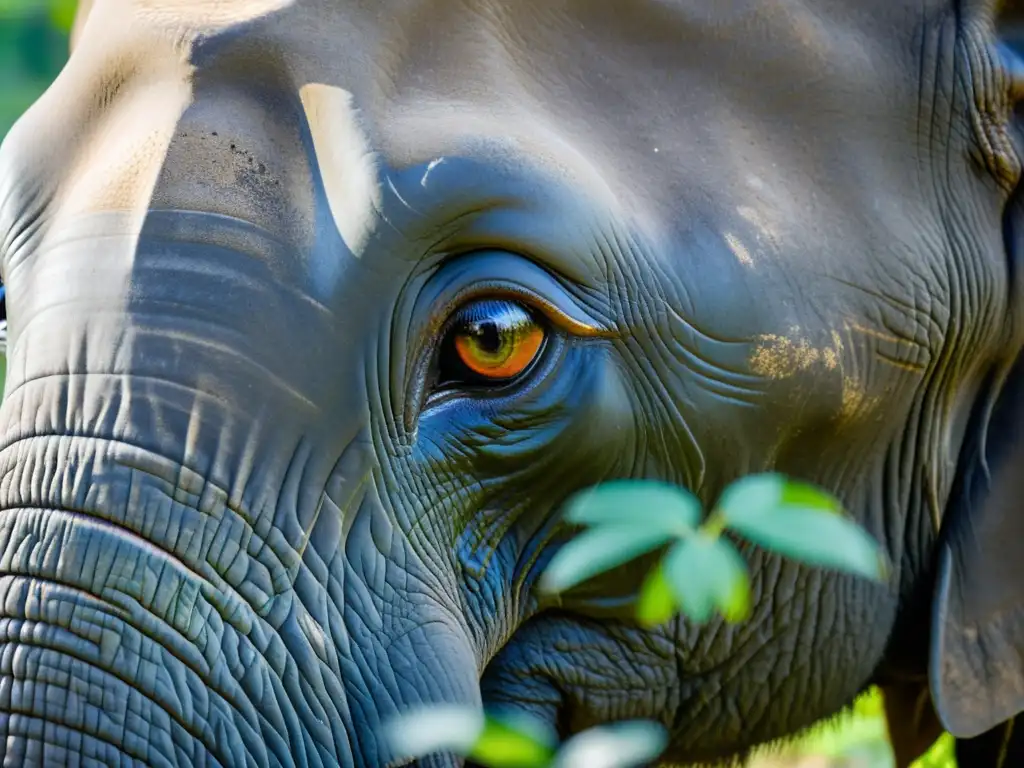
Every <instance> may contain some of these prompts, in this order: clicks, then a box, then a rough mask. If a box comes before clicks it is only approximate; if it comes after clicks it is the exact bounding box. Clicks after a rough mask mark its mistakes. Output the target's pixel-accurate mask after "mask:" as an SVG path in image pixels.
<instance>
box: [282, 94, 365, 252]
mask: <svg viewBox="0 0 1024 768" xmlns="http://www.w3.org/2000/svg"><path fill="white" fill-rule="evenodd" d="M299 96H300V98H301V99H302V105H303V107H304V108H305V110H306V118H307V120H308V121H309V130H310V132H311V133H312V136H313V146H314V150H315V152H316V156H317V166H318V168H319V170H320V173H321V176H322V179H323V185H324V190H325V191H326V193H327V203H328V205H329V206H330V209H331V215H332V216H333V217H334V223H335V224H336V225H337V227H338V232H339V233H341V236H342V239H344V241H345V245H347V246H348V249H349V251H351V252H352V255H353V256H355V257H356V258H359V257H360V256H361V255H362V253H363V249H364V248H365V247H366V243H367V241H368V240H369V238H370V234H371V233H372V232H373V228H374V226H375V225H376V222H377V211H379V210H380V208H381V203H382V200H383V194H382V191H381V184H380V175H379V172H378V168H377V158H376V155H375V154H374V152H373V150H372V148H371V147H370V141H369V139H368V137H367V136H366V133H365V132H364V131H363V129H362V127H361V126H360V125H359V119H358V113H357V110H356V107H355V105H354V104H353V103H352V94H351V93H349V92H348V91H345V90H342V89H341V88H336V87H333V86H329V85H322V84H320V83H311V84H309V85H306V86H304V87H303V88H302V89H301V90H300V92H299Z"/></svg>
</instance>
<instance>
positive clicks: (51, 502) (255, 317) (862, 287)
mask: <svg viewBox="0 0 1024 768" xmlns="http://www.w3.org/2000/svg"><path fill="white" fill-rule="evenodd" d="M87 5H88V6H89V7H88V10H87V15H86V14H85V13H83V15H82V17H81V19H80V22H79V24H77V25H76V31H75V35H74V48H73V51H72V55H71V58H70V61H69V63H68V65H67V67H66V68H65V70H64V71H63V73H62V74H61V75H60V77H59V78H58V79H57V81H56V82H55V83H54V84H53V86H52V87H51V88H50V89H49V91H48V92H47V93H46V94H45V95H44V96H43V97H42V98H41V99H40V100H39V101H38V103H37V104H36V105H35V106H34V107H33V108H32V109H31V110H30V111H29V112H28V113H27V114H26V115H25V117H24V118H23V119H22V120H21V122H20V123H19V124H18V125H17V126H16V127H15V128H14V130H13V131H12V132H11V133H10V135H9V136H8V137H7V139H6V140H5V142H4V144H3V148H2V151H0V259H2V276H3V282H4V285H5V288H6V291H7V306H8V314H9V319H8V322H9V339H8V346H7V357H8V360H7V366H8V367H7V379H6V388H5V399H4V402H3V405H2V408H0V597H2V599H0V630H2V637H0V691H2V696H0V713H2V716H0V723H2V724H3V734H2V735H3V742H2V743H3V744H4V750H5V752H4V760H5V762H7V761H14V762H17V761H18V760H21V761H22V762H21V763H19V764H33V765H39V764H50V763H52V764H68V763H71V764H80V763H81V764H85V763H102V764H117V763H121V762H131V761H143V762H145V763H147V764H150V765H157V766H167V768H172V767H174V766H184V765H219V766H225V767H226V766H241V765H251V766H272V765H341V766H383V765H389V766H397V765H401V764H404V761H405V760H406V757H407V756H405V755H402V754H397V753H396V752H395V751H394V750H393V749H392V748H391V746H389V743H388V741H387V740H386V739H384V738H383V733H384V730H383V727H384V724H385V723H386V721H387V720H388V719H389V718H390V717H392V716H394V715H396V714H398V713H400V712H403V711H405V710H407V709H410V708H413V707H420V706H425V705H430V704H441V703H460V704H466V705H470V706H477V705H481V704H488V705H494V706H498V705H502V706H510V707H518V708H520V709H523V710H527V711H530V712H532V713H534V714H537V715H540V716H543V717H546V718H548V719H549V720H550V721H552V722H554V723H556V724H557V726H558V729H559V730H560V732H561V733H562V734H570V733H573V732H576V731H578V730H580V729H582V728H585V727H588V726H590V725H593V724H596V723H600V722H606V721H612V720H618V719H623V718H635V717H646V718H652V719H655V720H657V721H659V722H661V723H663V724H664V725H665V726H666V727H667V728H668V729H669V731H670V734H671V738H670V746H669V750H668V752H667V756H668V757H669V758H671V759H674V760H678V761H686V760H690V761H696V760H705V759H717V758H722V757H728V756H731V755H735V754H738V753H741V752H743V751H744V750H746V749H748V748H750V747H752V746H754V745H756V744H759V743H762V742H765V741H770V740H774V739H778V738H781V737H784V736H786V735H787V734H791V733H793V732H794V731H797V730H799V729H801V728H803V727H804V726H807V725H808V724H810V723H812V722H814V721H816V720H818V719H820V718H822V717H824V716H827V715H830V714H832V713H834V712H837V711H839V710H840V709H842V708H843V707H844V706H846V705H847V704H848V703H850V702H851V701H852V700H853V698H854V697H855V696H856V694H857V693H858V692H859V691H861V690H863V689H864V688H865V687H866V686H868V685H870V684H872V683H883V684H884V683H887V682H892V681H911V682H912V683H913V684H914V685H920V686H925V685H926V684H927V681H928V680H929V679H930V689H931V696H932V699H933V701H934V704H935V711H936V712H937V713H938V716H939V718H940V719H941V722H942V724H943V725H945V726H946V727H947V728H949V729H950V730H952V731H953V732H954V733H955V734H956V735H958V736H962V737H971V736H975V735H977V734H979V733H982V732H985V731H988V730H989V729H991V728H994V727H996V726H998V725H999V724H1000V723H1002V722H1005V721H1007V720H1009V719H1010V718H1012V717H1014V716H1015V715H1016V713H1017V712H1018V711H1020V710H1021V709H1024V653H1022V649H1024V575H1022V573H1021V564H1020V557H1019V556H1018V554H1017V551H1016V549H1017V546H1018V542H1019V541H1020V540H1021V535H1022V534H1024V530H1022V529H1024V518H1022V516H1021V515H1020V513H1019V512H1020V507H1019V501H1018V498H1019V497H1014V496H1013V494H1012V493H1011V492H1006V493H1000V489H1001V488H1003V489H1005V488H1008V487H1009V486H1010V485H1012V484H1013V483H1014V482H1015V481H1016V473H1015V471H1014V470H1015V469H1016V467H1017V466H1018V465H1019V458H1014V456H1015V453H1014V452H1015V451H1017V452H1018V453H1019V451H1020V450H1021V440H1020V425H1021V416H1020V414H1019V413H1018V407H1019V403H1018V402H1017V399H1018V398H1019V396H1020V395H1021V394H1022V393H1024V373H1022V372H1021V365H1022V364H1021V363H1018V362H1017V361H1018V357H1019V353H1020V350H1021V347H1022V341H1024V326H1022V315H1021V310H1022V309H1024V303H1022V294H1021V269H1020V264H1019V262H1018V260H1017V256H1018V254H1019V253H1020V248H1021V243H1020V237H1021V235H1020V228H1019V227H1020V219H1021V207H1020V203H1019V200H1018V197H1017V194H1016V193H1017V188H1018V184H1019V182H1020V177H1021V164H1020V140H1021V137H1020V136H1019V135H1018V128H1019V126H1018V124H1017V122H1016V112H1015V108H1016V104H1017V99H1018V97H1019V96H1020V94H1021V93H1022V89H1021V80H1020V77H1019V76H1018V74H1017V66H1016V64H1015V60H1014V58H1013V55H1012V53H1010V52H1009V50H1008V49H1007V48H1006V46H1004V45H1002V43H1001V37H1000V35H1001V31H1000V30H1001V29H1002V26H1001V24H1003V21H1004V20H1005V18H1008V17H1007V16H1006V13H1008V12H1007V11H1005V9H1004V10H1003V11H998V12H997V9H995V8H994V7H992V3H990V2H987V1H986V0H915V1H914V2H910V0H771V1H770V2H762V1H760V0H757V1H755V0H728V1H726V0H721V1H719V2H715V3H708V2H704V1H703V0H633V1H631V2H618V3H601V2H582V0H519V1H518V2H514V3H510V2H499V1H498V0H472V1H470V0H464V1H461V2H460V1H458V0H217V2H213V0H95V2H93V3H89V4H87ZM1000 13H1002V14H1003V15H1002V16H1000ZM766 469H773V470H778V471H781V472H785V473H787V474H790V475H793V476H796V477H799V478H800V479H802V480H806V481H810V482H814V483H817V484H819V485H821V486H823V487H825V488H827V489H829V490H830V491H832V492H834V493H836V494H837V495H838V496H839V497H840V498H841V499H842V501H843V502H844V505H845V506H846V507H847V508H848V509H849V510H850V511H851V513H852V514H854V515H855V516H856V518H857V519H858V520H859V521H860V522H861V523H862V524H863V525H864V526H865V527H866V528H867V529H868V530H869V531H870V532H871V533H872V534H873V535H874V536H875V537H877V538H878V539H879V541H881V542H882V544H883V546H884V547H885V549H886V551H887V553H888V555H889V557H890V558H891V560H892V561H893V563H894V564H895V565H896V567H895V568H894V570H893V575H892V578H891V580H890V581H889V582H888V583H887V584H885V585H872V584H869V583H866V582H863V581H860V580H857V579H855V578H853V577H847V576H843V575H840V574H837V573H833V572H829V571H824V570H820V569H813V568H806V567H802V566H798V565H795V564H790V563H787V562H783V561H781V560H780V559H778V558H776V557H773V556H769V555H767V554H766V553H764V552H763V551H760V550H757V549H754V548H747V549H746V550H745V554H746V555H747V557H748V558H749V561H750V563H751V568H752V575H753V579H754V582H753V583H754V589H755V595H756V596H757V597H758V604H757V607H756V609H755V612H754V615H753V617H752V619H751V620H750V621H749V622H747V623H745V624H742V625H739V626H735V627H734V626H727V625H724V624H721V623H712V624H710V625H708V626H704V627H701V626H695V625H693V624H690V623H688V622H687V621H686V620H684V619H679V620H676V621H673V622H670V623H669V624H667V625H665V626H663V627H661V628H659V629H657V630H650V631H648V630H641V629H640V628H638V627H637V626H636V625H635V624H634V623H633V621H632V620H631V616H632V608H631V606H632V604H633V598H634V595H635V594H636V590H637V585H638V583H639V579H640V577H641V576H642V574H643V572H644V568H645V567H646V564H645V563H639V564H637V565H636V566H635V567H634V566H631V567H627V568H623V569H620V570H618V571H616V572H615V573H614V574H612V575H610V576H609V577H608V578H604V579H597V580H595V581H594V582H593V583H592V584H588V585H587V586H586V588H581V589H579V590H576V591H574V592H571V593H569V594H566V595H564V596H562V597H561V598H550V597H543V596H541V595H539V594H538V593H537V591H536V590H535V589H534V585H535V583H536V580H537V577H538V575H539V574H540V572H541V571H542V570H543V567H544V565H545V563H546V561H547V560H548V559H549V558H550V556H551V554H552V553H553V552H554V551H556V550H557V547H558V546H559V543H560V542H562V541H564V540H565V536H566V535H567V533H566V531H565V530H564V529H563V527H562V526H560V524H559V522H558V514H557V511H558V508H559V506H560V505H561V504H562V503H563V502H564V500H565V499H566V498H568V497H569V496H570V495H571V494H572V493H574V492H575V491H577V490H579V489H581V488H584V487H587V486H590V485H593V484H595V483H599V482H601V481H605V480H610V479H615V478H654V479H659V480H663V481H669V482H673V483H677V484H680V485H683V486H685V487H687V488H689V489H691V490H692V491H694V492H695V493H697V494H698V495H699V496H700V498H701V499H702V500H703V501H704V502H706V503H711V502H713V501H714V499H715V498H716V497H717V495H718V493H719V492H720V491H721V490H722V489H723V488H724V487H725V485H726V484H728V483H729V482H731V481H732V480H734V479H735V478H737V477H739V476H741V475H743V474H746V473H749V472H756V471H762V470H766ZM1007 499H1009V501H1007ZM929 614H930V615H931V617H932V618H931V619H930V620H929V619H928V618H927V617H928V616H929ZM929 627H930V629H929ZM929 645H930V648H931V651H929V650H928V648H929ZM929 675H930V678H929ZM444 759H448V758H441V757H438V758H437V760H438V761H442V760H444ZM439 764H442V763H439ZM443 764H448V763H443Z"/></svg>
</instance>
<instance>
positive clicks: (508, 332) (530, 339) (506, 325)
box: [438, 299, 547, 385]
mask: <svg viewBox="0 0 1024 768" xmlns="http://www.w3.org/2000/svg"><path fill="white" fill-rule="evenodd" d="M448 328H449V330H448V333H447V335H446V336H445V339H444V341H443V342H442V345H441V355H440V360H439V371H438V373H439V379H440V382H439V383H441V384H448V385H451V384H504V383H508V382H509V381H511V380H513V379H515V378H516V377H518V376H521V375H522V374H523V373H525V372H526V371H527V370H529V368H530V367H531V366H532V364H533V363H534V361H535V360H537V358H538V357H540V352H541V350H542V349H543V347H544V342H545V340H546V339H547V330H546V329H545V327H544V326H543V325H542V324H541V323H540V322H539V321H538V320H537V318H536V317H535V316H534V314H533V313H532V312H530V310H528V309H526V308H525V307H524V306H522V305H521V304H518V303H516V302H514V301H507V300H503V299H485V300H481V301H475V302H473V303H471V304H467V305H466V306H464V307H462V308H461V309H460V310H459V311H458V312H456V314H455V315H454V317H453V318H452V320H451V322H450V323H449V325H448Z"/></svg>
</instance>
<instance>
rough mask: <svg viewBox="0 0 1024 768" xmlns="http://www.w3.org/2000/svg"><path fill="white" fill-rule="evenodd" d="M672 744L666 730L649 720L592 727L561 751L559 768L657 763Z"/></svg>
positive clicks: (624, 767) (616, 767) (620, 767)
mask: <svg viewBox="0 0 1024 768" xmlns="http://www.w3.org/2000/svg"><path fill="white" fill-rule="evenodd" d="M667 744H668V737H667V735H666V733H665V729H664V728H662V727H661V726H660V725H658V724H657V723H654V722H650V721H647V720H633V721H628V722H622V723H614V724H611V725H604V726H599V727H597V728H590V729H588V730H586V731H583V732H582V733H579V734H577V735H576V736H573V737H572V738H571V739H569V740H568V741H567V742H565V744H563V745H562V749H561V750H559V752H558V756H557V757H556V758H555V763H554V765H555V767H556V768H627V767H632V766H638V765H647V764H649V763H651V762H652V761H654V760H656V759H657V757H658V755H660V754H661V753H662V752H663V751H664V750H665V746H666V745H667Z"/></svg>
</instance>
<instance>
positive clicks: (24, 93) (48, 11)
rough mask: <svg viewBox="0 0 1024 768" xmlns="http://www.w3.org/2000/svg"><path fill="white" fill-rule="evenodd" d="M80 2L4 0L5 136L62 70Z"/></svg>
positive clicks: (0, 88) (0, 34)
mask: <svg viewBox="0 0 1024 768" xmlns="http://www.w3.org/2000/svg"><path fill="white" fill-rule="evenodd" d="M75 5H76V0H0V137H2V136H5V135H6V134H7V131H8V130H9V129H10V127H11V125H12V124H13V123H14V121H15V120H17V119H18V116H19V115H20V114H21V113H22V112H24V111H25V109H26V108H27V107H28V106H29V105H30V104H31V103H32V102H33V101H35V99H36V97H38V96H39V94H40V93H41V92H42V91H43V90H44V89H45V88H46V86H47V85H48V84H49V83H50V81H52V80H53V78H54V77H55V76H56V75H57V73H58V72H60V68H61V66H63V64H64V60H65V59H66V58H67V50H68V31H69V30H70V28H71V23H72V21H73V20H74V16H75Z"/></svg>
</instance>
